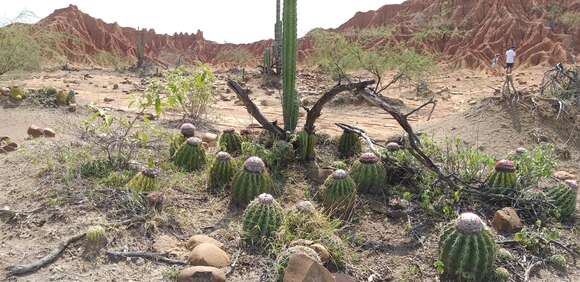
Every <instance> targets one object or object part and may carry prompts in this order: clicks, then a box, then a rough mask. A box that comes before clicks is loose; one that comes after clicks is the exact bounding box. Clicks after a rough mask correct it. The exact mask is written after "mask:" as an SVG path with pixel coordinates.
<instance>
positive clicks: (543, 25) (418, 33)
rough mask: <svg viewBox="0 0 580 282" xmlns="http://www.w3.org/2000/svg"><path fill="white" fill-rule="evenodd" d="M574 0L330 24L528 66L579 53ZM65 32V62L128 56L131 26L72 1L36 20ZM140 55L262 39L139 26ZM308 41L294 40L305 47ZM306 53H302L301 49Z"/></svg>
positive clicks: (475, 5) (403, 7)
mask: <svg viewBox="0 0 580 282" xmlns="http://www.w3.org/2000/svg"><path fill="white" fill-rule="evenodd" d="M563 15H570V16H571V17H574V16H577V17H580V1H579V0H562V1H557V3H556V2H555V1H549V0H521V1H507V0H462V1H458V0H436V1H427V0H409V1H406V2H404V3H402V4H397V5H385V6H383V7H382V8H380V9H378V10H376V11H369V12H365V13H360V12H359V13H357V14H356V15H355V16H354V17H353V18H351V19H350V20H348V21H347V22H346V23H344V24H343V25H341V26H340V27H338V28H337V30H338V31H340V32H345V33H348V32H353V31H357V30H361V29H373V28H378V27H387V28H388V30H389V33H390V34H385V36H383V37H379V38H376V39H375V40H374V41H372V42H371V43H370V46H376V45H381V44H390V43H405V44H408V45H411V46H414V47H416V48H418V49H421V50H426V51H428V52H435V53H439V54H442V55H444V56H448V58H449V60H448V61H450V62H451V63H453V64H454V65H455V66H457V67H467V68H484V67H485V66H487V65H489V61H490V60H491V58H492V57H493V55H494V54H496V53H500V54H502V53H503V50H505V48H507V47H509V46H511V45H514V46H517V48H518V54H519V60H520V62H521V63H522V64H524V65H528V66H532V65H538V64H553V63H556V62H560V61H568V60H570V59H571V58H572V57H573V56H576V55H577V54H579V53H580V28H579V26H578V21H575V22H574V21H572V22H571V23H570V22H566V21H564V20H562V19H563V18H562V16H563ZM36 26H38V27H41V28H47V29H49V30H51V31H56V32H59V33H63V34H67V36H68V37H67V39H66V40H64V41H63V42H62V44H61V45H62V46H60V48H61V50H62V52H63V53H64V55H65V56H66V58H67V59H68V60H69V61H70V62H74V63H80V64H94V63H95V56H96V55H99V54H102V53H107V54H112V55H114V56H117V57H121V58H126V59H130V60H134V57H135V49H136V46H135V45H136V42H137V36H138V32H139V31H138V30H136V29H134V28H130V27H121V26H119V25H118V24H116V23H112V24H110V23H105V22H104V21H102V20H100V19H96V18H93V17H91V16H90V15H88V14H86V13H83V12H82V11H80V10H79V9H78V8H77V7H76V6H74V5H71V6H69V7H67V8H63V9H59V10H56V11H55V12H54V13H52V14H51V15H49V16H48V17H46V18H44V19H42V20H41V21H40V22H38V23H37V24H36ZM144 42H145V44H144V45H145V54H146V56H147V57H149V58H150V59H151V60H153V61H156V62H158V63H161V64H175V63H178V62H191V61H194V60H202V61H206V62H211V63H227V62H223V61H219V60H223V58H220V59H219V60H217V59H218V58H217V57H216V56H217V54H218V53H219V52H221V51H222V50H225V49H228V48H240V47H241V48H246V49H248V50H250V51H251V52H252V53H253V54H254V55H255V56H259V55H260V54H261V52H262V50H263V48H264V47H266V46H269V45H270V41H269V40H264V41H259V42H255V43H251V44H241V45H234V44H218V43H216V42H212V41H209V40H206V39H205V38H204V36H203V32H202V31H199V30H198V31H197V32H196V33H192V34H188V33H185V34H182V33H179V34H173V35H167V34H157V33H156V32H155V31H154V30H153V29H149V30H145V31H144ZM308 46H309V44H301V48H302V49H303V50H302V51H307V50H304V49H307V48H308ZM305 53H307V52H305Z"/></svg>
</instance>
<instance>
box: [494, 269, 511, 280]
mask: <svg viewBox="0 0 580 282" xmlns="http://www.w3.org/2000/svg"><path fill="white" fill-rule="evenodd" d="M495 279H496V280H495V281H498V282H507V281H509V280H510V272H509V271H508V270H507V269H505V268H504V267H498V268H496V269H495Z"/></svg>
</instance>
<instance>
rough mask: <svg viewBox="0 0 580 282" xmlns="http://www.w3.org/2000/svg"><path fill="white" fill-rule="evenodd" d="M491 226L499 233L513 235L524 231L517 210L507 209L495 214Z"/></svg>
mask: <svg viewBox="0 0 580 282" xmlns="http://www.w3.org/2000/svg"><path fill="white" fill-rule="evenodd" d="M491 225H492V226H493V228H494V229H495V230H496V231H497V232H498V233H501V234H512V233H515V232H517V231H519V230H521V229H522V220H521V219H520V217H519V216H518V213H517V212H516V210H515V209H513V208H510V207H507V208H503V209H501V210H498V211H496V212H495V215H494V216H493V220H492V221H491Z"/></svg>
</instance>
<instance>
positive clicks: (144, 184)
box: [127, 168, 159, 192]
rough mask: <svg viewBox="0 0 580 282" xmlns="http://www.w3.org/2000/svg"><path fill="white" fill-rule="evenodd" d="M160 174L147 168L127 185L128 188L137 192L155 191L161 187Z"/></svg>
mask: <svg viewBox="0 0 580 282" xmlns="http://www.w3.org/2000/svg"><path fill="white" fill-rule="evenodd" d="M158 173H159V171H158V170H157V169H154V168H145V169H143V170H142V171H141V172H140V173H138V174H137V175H135V176H134V177H133V178H132V179H131V180H130V181H129V183H127V187H128V188H130V189H132V190H133V191H137V192H150V191H155V190H157V188H158V186H159V181H158V180H157V174H158Z"/></svg>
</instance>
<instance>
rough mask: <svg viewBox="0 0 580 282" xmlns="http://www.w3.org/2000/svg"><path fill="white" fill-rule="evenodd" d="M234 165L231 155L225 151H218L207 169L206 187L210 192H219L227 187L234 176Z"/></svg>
mask: <svg viewBox="0 0 580 282" xmlns="http://www.w3.org/2000/svg"><path fill="white" fill-rule="evenodd" d="M234 174H235V167H234V164H233V162H232V156H230V154H228V153H227V152H219V153H217V155H216V159H215V161H214V162H213V164H212V165H211V168H210V169H209V177H208V178H209V179H208V188H209V190H210V191H212V192H221V191H223V190H224V189H225V187H227V186H228V185H229V184H230V183H231V181H232V178H233V177H234Z"/></svg>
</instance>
